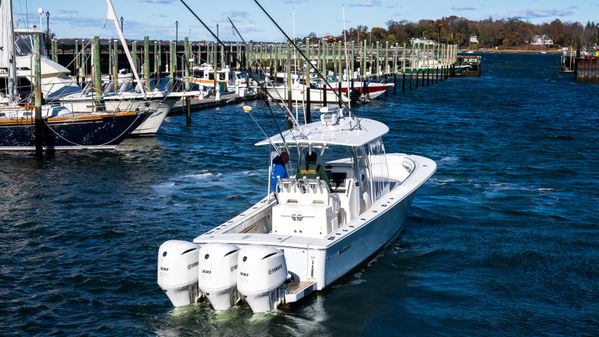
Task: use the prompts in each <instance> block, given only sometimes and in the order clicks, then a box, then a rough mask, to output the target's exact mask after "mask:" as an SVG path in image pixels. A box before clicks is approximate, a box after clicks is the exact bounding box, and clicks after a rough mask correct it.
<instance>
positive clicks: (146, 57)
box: [144, 36, 150, 91]
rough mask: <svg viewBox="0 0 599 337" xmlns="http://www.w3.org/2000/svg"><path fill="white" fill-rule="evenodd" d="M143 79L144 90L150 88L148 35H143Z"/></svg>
mask: <svg viewBox="0 0 599 337" xmlns="http://www.w3.org/2000/svg"><path fill="white" fill-rule="evenodd" d="M144 79H145V81H146V90H148V91H149V90H150V37H149V36H144Z"/></svg>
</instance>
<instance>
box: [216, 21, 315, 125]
mask: <svg viewBox="0 0 599 337" xmlns="http://www.w3.org/2000/svg"><path fill="white" fill-rule="evenodd" d="M227 19H228V20H229V22H230V23H231V27H233V30H234V31H235V33H236V34H237V35H238V36H239V38H240V39H241V42H243V44H246V42H245V39H244V38H243V36H242V35H241V33H240V32H239V30H238V29H237V26H235V24H234V23H233V21H232V20H231V18H230V17H228V16H227ZM246 52H247V51H246ZM252 55H253V56H254V59H255V61H256V64H257V65H258V68H260V70H261V71H263V72H265V69H264V67H263V66H262V64H261V63H260V60H259V59H258V56H256V54H255V53H252ZM273 76H276V75H273ZM252 79H253V80H254V81H256V82H258V81H259V79H255V78H252ZM273 87H274V84H273ZM275 93H276V95H277V96H278V98H279V101H284V99H283V97H282V96H281V94H280V93H279V90H276V91H275ZM271 98H272V96H271ZM279 105H280V106H281V107H283V109H287V111H288V112H289V113H291V111H290V110H289V108H288V107H287V106H286V105H285V104H279ZM291 116H292V117H293V114H291ZM294 123H295V124H296V125H297V126H298V128H300V129H301V125H300V123H299V121H297V120H294ZM302 133H303V132H302Z"/></svg>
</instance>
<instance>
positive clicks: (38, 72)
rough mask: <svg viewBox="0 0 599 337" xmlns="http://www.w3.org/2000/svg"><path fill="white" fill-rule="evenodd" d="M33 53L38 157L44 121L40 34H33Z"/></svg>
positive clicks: (41, 147)
mask: <svg viewBox="0 0 599 337" xmlns="http://www.w3.org/2000/svg"><path fill="white" fill-rule="evenodd" d="M33 38H34V40H33V45H34V47H33V55H34V57H33V58H34V60H33V62H34V83H35V141H34V142H35V155H36V157H38V158H42V157H43V156H44V150H43V141H44V140H43V138H44V131H43V130H44V129H43V128H44V121H43V120H42V61H41V56H40V52H41V44H40V35H39V34H34V35H33Z"/></svg>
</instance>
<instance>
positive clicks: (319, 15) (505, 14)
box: [13, 0, 599, 41]
mask: <svg viewBox="0 0 599 337" xmlns="http://www.w3.org/2000/svg"><path fill="white" fill-rule="evenodd" d="M259 1H260V3H261V4H262V6H264V7H265V8H266V10H268V11H269V12H270V14H271V15H272V16H273V17H274V18H275V19H276V20H277V21H278V22H279V24H280V25H281V26H282V27H283V29H285V30H286V31H287V33H288V34H289V35H290V36H291V35H292V34H293V27H294V24H293V21H294V20H293V18H294V15H293V12H295V31H296V36H298V37H300V36H306V35H308V34H309V33H311V32H314V33H316V34H317V35H318V36H322V35H325V34H327V33H330V34H335V35H338V34H340V33H341V31H342V30H343V9H342V8H343V7H345V25H346V27H347V28H350V27H355V26H357V25H364V26H367V27H369V28H371V27H376V26H378V27H384V28H386V22H388V21H389V20H395V21H400V20H410V21H418V20H420V19H425V18H426V19H439V18H442V17H445V16H451V15H457V16H463V17H465V18H468V19H473V20H480V19H484V18H489V17H492V18H493V19H499V18H509V17H519V18H521V19H523V20H528V21H530V22H533V23H539V22H550V21H552V20H554V19H556V18H557V19H560V20H562V21H580V22H582V23H586V22H587V21H595V22H599V0H578V1H571V0H566V1H564V0H411V1H396V0H345V1H342V0H259ZM186 2H187V3H188V4H189V5H190V7H191V8H192V9H194V10H195V11H196V13H197V14H198V15H199V16H200V18H201V19H202V20H204V22H206V24H208V25H209V26H211V27H212V28H213V29H214V30H216V25H217V24H218V25H219V35H220V37H221V38H223V39H225V40H228V41H235V40H238V37H235V36H234V35H233V33H232V28H231V25H230V24H229V22H228V20H227V17H230V18H231V20H233V22H234V23H235V24H236V25H237V27H238V28H239V30H240V31H241V34H242V36H243V37H244V39H246V40H254V41H282V40H283V37H282V35H281V34H280V33H278V32H277V30H276V28H275V27H274V26H273V25H272V24H271V23H270V21H269V20H268V18H267V17H266V16H265V15H264V14H263V13H262V12H261V11H260V10H259V8H258V7H257V6H256V4H255V3H254V1H253V0H219V1H215V0H186ZM113 3H114V6H115V8H116V11H117V14H118V15H119V16H122V17H123V18H124V22H125V24H124V31H125V36H126V37H127V38H129V39H140V38H143V36H145V35H148V36H150V39H163V40H174V39H175V31H176V30H175V22H176V21H179V38H182V37H184V36H189V37H190V39H192V40H203V39H208V37H209V35H208V33H207V32H206V31H205V29H204V28H203V27H202V26H201V25H200V23H199V22H197V21H196V19H195V18H194V17H193V16H192V15H191V14H190V13H189V12H188V10H187V9H186V8H185V7H184V6H183V5H182V4H181V2H180V0H113ZM13 7H14V12H15V19H16V20H17V21H18V23H19V26H20V27H24V26H26V25H29V26H31V25H39V22H40V16H39V15H38V9H39V8H43V10H44V13H45V12H46V11H49V12H50V29H51V30H52V31H53V32H55V33H56V35H57V37H58V38H70V37H78V38H90V37H92V36H94V35H98V36H100V37H115V36H116V34H115V32H114V29H113V27H112V26H110V25H106V26H105V25H104V24H105V17H106V3H105V0H13ZM27 14H28V15H27ZM45 27H46V16H45V14H44V15H43V28H44V29H45Z"/></svg>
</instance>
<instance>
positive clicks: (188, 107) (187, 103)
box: [185, 97, 191, 126]
mask: <svg viewBox="0 0 599 337" xmlns="http://www.w3.org/2000/svg"><path fill="white" fill-rule="evenodd" d="M190 101H191V98H190V97H185V125H187V126H190V125H191V102H190Z"/></svg>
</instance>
